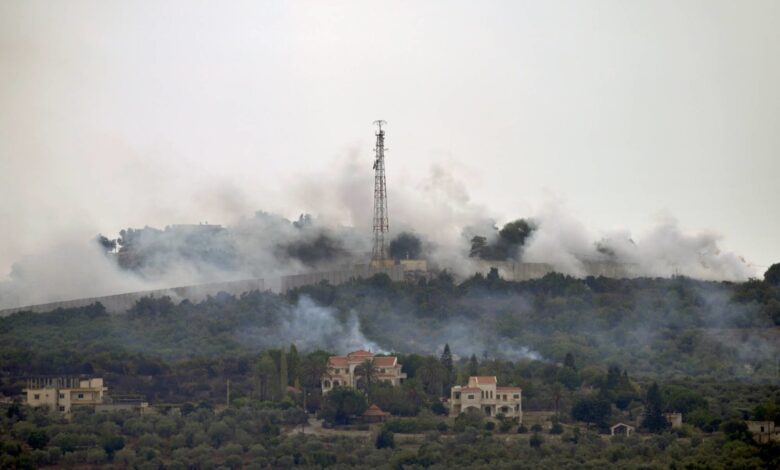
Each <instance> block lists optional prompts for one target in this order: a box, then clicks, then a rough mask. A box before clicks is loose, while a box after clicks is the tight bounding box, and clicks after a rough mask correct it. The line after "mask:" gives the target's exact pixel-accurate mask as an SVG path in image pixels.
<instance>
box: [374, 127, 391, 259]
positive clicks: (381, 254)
mask: <svg viewBox="0 0 780 470" xmlns="http://www.w3.org/2000/svg"><path fill="white" fill-rule="evenodd" d="M374 124H376V126H377V128H378V130H377V132H376V148H375V149H374V151H375V152H376V158H375V159H374V249H373V251H372V253H371V264H373V265H375V266H382V265H384V264H385V261H386V260H387V249H386V248H385V233H387V232H388V231H389V230H390V225H389V222H388V217H387V183H386V181H385V131H384V130H383V129H382V126H383V125H385V124H387V123H386V122H385V121H381V120H379V121H374Z"/></svg>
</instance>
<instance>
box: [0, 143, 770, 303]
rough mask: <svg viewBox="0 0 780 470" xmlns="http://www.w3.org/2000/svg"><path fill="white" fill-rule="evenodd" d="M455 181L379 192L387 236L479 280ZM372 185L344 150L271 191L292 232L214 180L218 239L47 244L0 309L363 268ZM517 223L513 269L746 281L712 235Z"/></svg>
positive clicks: (548, 212) (662, 226) (440, 177)
mask: <svg viewBox="0 0 780 470" xmlns="http://www.w3.org/2000/svg"><path fill="white" fill-rule="evenodd" d="M464 181H465V176H464V175H459V174H458V169H457V166H455V167H449V166H447V167H445V166H443V165H433V166H431V167H430V168H429V169H428V172H427V173H422V174H420V175H413V176H404V175H401V176H399V177H397V178H396V179H395V180H392V181H390V183H392V184H391V185H390V188H391V191H390V192H389V202H390V216H391V230H392V232H391V234H393V233H394V234H399V233H402V232H405V231H406V232H410V233H414V234H415V236H416V237H418V238H419V239H421V240H422V250H421V252H422V254H421V256H423V257H425V258H427V259H428V261H429V265H431V266H434V267H438V268H442V269H447V270H449V271H450V272H453V273H455V274H456V275H457V276H459V277H461V278H463V277H467V276H470V275H472V274H473V273H474V272H477V271H480V270H484V269H485V266H484V263H480V261H479V260H477V259H475V258H472V257H470V256H469V251H470V248H471V246H470V242H471V239H472V238H473V237H474V236H475V235H480V236H486V237H487V238H488V241H489V242H490V241H494V240H495V237H496V236H497V234H496V233H497V232H496V227H497V226H498V225H499V224H498V221H499V220H500V218H499V217H498V215H497V214H495V213H493V212H492V211H491V210H490V207H489V206H488V205H484V204H479V203H475V202H474V201H473V200H472V198H471V197H470V195H469V193H468V190H467V185H466V184H465V183H464ZM372 185H373V179H372V173H371V167H370V163H368V160H366V159H365V158H363V159H361V154H360V152H358V151H357V150H355V149H352V150H349V151H347V152H346V153H345V155H344V156H343V157H342V158H340V159H337V160H336V162H335V163H334V164H332V165H329V166H327V167H326V169H324V170H322V171H320V170H317V171H316V172H312V173H310V174H302V175H301V174H299V175H296V177H295V178H291V179H287V180H281V187H282V189H281V190H280V192H279V193H278V194H275V195H273V197H270V198H269V201H274V204H275V205H276V206H285V207H300V208H301V211H300V212H297V213H296V214H295V215H296V216H297V215H298V214H300V213H301V212H309V213H311V214H313V217H311V218H304V219H300V220H297V221H294V222H293V221H290V220H289V219H288V218H286V217H284V216H282V215H277V214H273V213H267V212H257V213H256V214H255V215H254V216H251V215H249V214H247V213H246V211H248V208H249V207H251V206H252V205H253V204H255V202H253V201H254V199H253V198H252V197H249V196H248V195H247V194H246V192H244V191H242V190H241V189H240V188H238V187H237V186H236V185H233V184H231V183H230V182H228V181H222V180H219V181H215V182H212V183H211V184H209V185H206V188H207V189H211V191H210V192H209V191H200V192H198V193H197V198H195V199H196V201H197V204H199V205H200V206H202V207H203V208H204V209H203V210H204V215H205V214H212V215H213V214H215V213H222V214H224V219H226V220H229V221H230V223H229V224H227V225H226V226H225V227H224V229H223V230H215V231H209V229H208V227H200V226H198V225H194V226H171V227H168V228H166V229H164V230H152V229H148V230H142V233H140V234H137V235H139V236H137V237H136V239H135V245H134V246H133V249H132V250H124V251H125V252H120V253H119V255H118V256H117V255H115V254H109V255H108V256H106V255H105V254H104V253H102V252H101V251H100V250H97V249H95V248H94V246H93V245H94V241H93V237H94V234H95V233H96V232H97V230H96V231H95V232H92V235H90V236H84V237H83V238H82V239H80V240H79V239H77V238H75V237H72V236H71V237H68V238H67V239H64V237H63V236H61V235H60V234H53V236H52V237H50V239H49V241H48V242H47V243H45V244H41V245H39V246H40V248H39V250H38V251H37V252H35V253H33V254H30V255H28V256H25V257H24V258H23V259H19V260H18V261H17V263H16V264H15V265H14V268H13V272H12V273H11V275H10V276H9V277H8V279H6V280H5V281H0V307H15V306H18V305H28V304H33V303H40V302H49V301H56V300H64V299H73V298H81V297H89V296H97V295H109V294H115V293H121V292H130V291H134V290H143V289H155V288H162V287H172V286H179V285H190V284H197V283H202V282H213V281H227V280H235V279H242V278H249V277H261V278H265V279H266V281H267V285H273V279H275V278H278V277H279V276H284V275H289V274H298V273H303V272H308V271H311V270H327V269H332V268H336V267H342V266H344V265H347V264H365V263H366V262H367V260H368V258H369V253H370V242H371V227H370V222H371V195H372V191H371V188H372ZM285 201H286V202H285ZM517 215H518V216H523V217H525V218H526V219H528V220H532V221H533V222H534V230H533V232H531V235H530V236H529V237H528V238H527V239H526V240H525V241H524V244H523V245H522V246H521V247H520V248H519V249H518V250H515V251H516V257H515V258H514V260H515V261H525V262H538V263H548V264H551V265H552V266H553V267H554V268H555V269H556V270H557V271H560V272H563V273H566V274H571V275H575V276H584V275H586V274H587V269H586V266H585V263H587V262H590V261H611V262H615V263H619V264H622V265H623V266H624V267H625V268H626V269H625V270H626V271H628V273H629V274H630V275H633V276H671V275H675V274H679V275H685V276H690V277H694V278H698V279H711V280H732V281H741V280H745V279H747V278H749V277H751V276H755V272H754V270H753V269H752V268H751V267H750V266H749V265H748V264H747V263H746V262H745V261H744V260H743V259H742V258H740V257H739V256H738V255H736V254H734V253H730V252H725V251H723V250H721V249H720V247H719V241H720V238H719V237H718V236H717V235H716V234H713V233H709V232H704V233H690V232H687V231H684V230H683V229H682V228H681V227H680V225H679V223H678V222H677V221H675V220H673V219H667V220H662V221H661V222H660V223H659V224H657V225H655V226H654V227H652V228H650V229H649V230H647V231H645V232H644V233H639V234H637V235H636V236H634V235H633V234H632V233H630V232H628V231H608V232H602V233H600V234H594V232H592V231H591V229H589V228H588V226H587V225H586V224H584V223H582V222H581V221H579V220H578V219H577V218H575V217H574V216H572V215H571V214H570V213H569V211H567V210H566V208H565V206H564V204H563V203H561V202H559V201H553V202H548V203H547V204H545V205H544V206H543V207H542V208H541V210H540V211H538V212H537V213H532V214H517ZM204 218H205V217H204ZM515 218H516V217H515ZM509 220H512V219H509ZM80 229H81V230H80V232H79V233H84V230H83V227H80ZM103 233H104V234H106V232H103ZM108 235H109V238H113V237H114V236H115V235H111V234H108ZM514 253H515V252H514V251H513V254H514ZM115 257H116V259H115ZM117 265H119V266H123V267H124V268H128V269H119V268H118V267H117ZM43 286H45V287H43Z"/></svg>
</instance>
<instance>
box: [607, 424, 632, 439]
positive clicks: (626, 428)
mask: <svg viewBox="0 0 780 470" xmlns="http://www.w3.org/2000/svg"><path fill="white" fill-rule="evenodd" d="M633 432H634V426H630V425H628V424H626V423H617V424H616V425H614V426H612V427H611V428H609V433H610V435H612V436H630V435H631V434H632V433H633Z"/></svg>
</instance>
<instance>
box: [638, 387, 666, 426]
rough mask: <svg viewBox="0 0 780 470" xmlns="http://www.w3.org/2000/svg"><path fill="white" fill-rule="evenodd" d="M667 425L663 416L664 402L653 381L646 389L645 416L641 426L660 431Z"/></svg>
mask: <svg viewBox="0 0 780 470" xmlns="http://www.w3.org/2000/svg"><path fill="white" fill-rule="evenodd" d="M668 426H669V423H668V422H667V421H666V417H665V416H664V404H663V399H662V397H661V391H660V390H659V388H658V384H657V383H655V382H653V384H652V385H651V386H650V388H649V389H648V390H647V398H646V400H645V418H644V419H643V420H642V427H644V428H645V429H647V430H648V431H650V432H654V433H660V432H661V431H663V430H664V429H666V428H667V427H668Z"/></svg>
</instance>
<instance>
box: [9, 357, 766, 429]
mask: <svg viewBox="0 0 780 470" xmlns="http://www.w3.org/2000/svg"><path fill="white" fill-rule="evenodd" d="M369 366H370V367H372V368H373V372H372V376H373V378H374V380H377V381H381V382H384V383H387V384H390V385H392V386H400V385H401V384H402V383H403V381H404V380H405V379H406V373H404V372H403V371H402V365H401V364H399V363H398V358H397V357H396V356H378V355H376V354H374V353H372V352H370V351H365V350H358V351H353V352H351V353H349V354H347V355H345V356H331V357H330V358H329V359H328V363H327V371H326V372H325V374H324V375H323V377H322V380H321V387H322V393H323V394H327V393H328V392H330V391H331V390H333V389H334V388H335V387H350V388H358V387H360V386H361V381H362V380H364V376H365V373H364V372H363V371H361V370H360V368H361V367H369ZM24 394H25V403H26V404H27V405H29V406H48V407H50V408H51V409H54V410H58V411H60V412H63V413H70V412H71V411H72V410H73V409H74V408H78V407H92V408H94V409H95V411H98V412H99V411H114V410H120V409H124V410H134V411H137V412H139V413H141V414H144V413H148V412H151V411H152V408H150V407H149V404H148V403H146V402H144V401H142V399H141V398H139V397H124V398H123V397H110V396H109V395H108V387H106V386H105V384H104V383H103V379H102V378H87V379H84V378H62V377H58V378H43V379H32V380H29V381H28V383H27V388H25V390H24ZM522 394H523V391H522V389H521V388H520V387H505V386H499V385H498V380H497V378H496V376H492V375H491V376H472V377H469V379H468V383H467V384H466V385H463V386H461V385H456V386H454V387H452V389H451V392H450V397H449V398H448V399H445V400H444V403H445V405H446V406H447V407H448V409H449V414H450V416H453V417H454V416H458V415H459V414H461V413H465V412H468V411H469V410H477V411H479V412H481V413H484V415H485V416H489V417H496V416H499V415H502V416H505V417H507V418H517V419H518V421H519V422H521V423H522V422H523V406H522V401H523V400H522ZM388 416H389V414H388V413H386V412H384V411H382V410H381V409H380V408H379V407H378V406H377V405H375V404H372V405H371V406H370V407H369V408H368V409H367V410H366V412H365V413H364V415H363V418H364V419H365V420H366V421H384V420H385V419H386V418H387V417H388ZM682 418H683V417H682V414H680V413H667V414H666V419H667V421H668V422H669V424H670V426H671V427H672V428H673V429H676V428H680V427H682V423H683V419H682ZM746 423H747V425H748V429H749V430H750V432H751V433H752V434H753V436H754V438H755V439H756V440H757V441H758V442H769V441H770V440H780V432H778V429H777V428H776V427H775V424H774V422H772V421H747V422H746ZM634 432H635V427H634V426H632V425H630V424H627V423H617V424H615V425H614V426H612V427H611V428H610V434H611V435H613V436H615V435H625V436H630V435H631V434H633V433H634Z"/></svg>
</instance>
